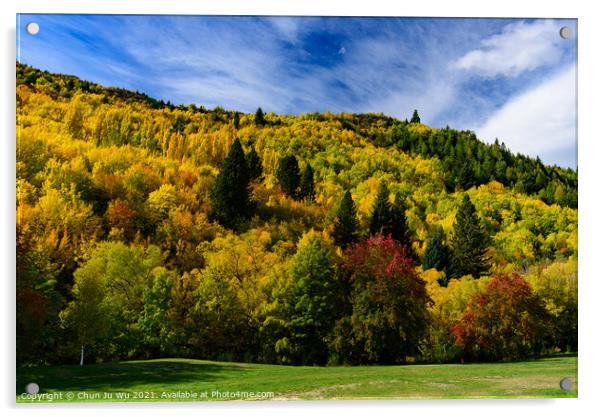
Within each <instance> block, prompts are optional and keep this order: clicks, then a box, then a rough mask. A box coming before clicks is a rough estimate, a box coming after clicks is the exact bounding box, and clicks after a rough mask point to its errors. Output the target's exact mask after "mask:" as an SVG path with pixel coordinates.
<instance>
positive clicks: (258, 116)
mask: <svg viewBox="0 0 602 417" xmlns="http://www.w3.org/2000/svg"><path fill="white" fill-rule="evenodd" d="M255 125H256V126H263V125H265V117H264V114H263V110H261V107H257V111H256V112H255Z"/></svg>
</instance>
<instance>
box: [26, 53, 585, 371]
mask: <svg viewBox="0 0 602 417" xmlns="http://www.w3.org/2000/svg"><path fill="white" fill-rule="evenodd" d="M16 95H17V167H16V168H17V169H16V176H17V178H16V181H17V182H16V193H17V199H16V202H17V207H16V210H17V228H16V245H17V285H16V288H17V294H16V295H17V332H16V333H17V362H18V364H20V365H33V364H36V365H42V364H76V363H79V362H80V361H83V362H85V363H91V362H105V361H115V360H124V359H151V358H164V357H170V358H171V357H181V358H197V359H213V360H222V361H241V362H259V363H272V364H291V365H338V364H344V365H356V364H403V363H449V362H460V361H463V362H470V361H503V360H514V359H521V358H532V357H537V356H541V355H547V354H552V353H560V352H576V351H577V256H578V249H577V172H576V171H575V170H572V169H570V168H560V167H558V166H550V165H546V164H544V163H543V162H542V161H541V160H540V159H539V158H537V157H530V156H526V155H522V154H517V153H514V152H513V151H512V149H508V148H507V147H506V146H505V144H504V143H503V138H500V139H499V140H497V141H495V142H494V143H485V142H483V141H481V140H479V139H478V138H477V137H476V136H475V134H474V133H473V132H471V131H458V130H454V129H453V128H452V127H445V128H434V127H429V126H427V125H425V124H423V123H421V120H420V109H418V110H417V111H414V113H413V114H409V115H407V116H408V118H407V119H405V120H399V119H396V118H392V117H389V116H386V115H384V114H373V113H370V114H352V113H340V114H332V113H328V112H326V113H311V114H300V115H282V114H274V113H269V112H264V111H263V110H262V108H261V103H258V108H257V111H256V112H255V113H252V114H248V113H242V112H237V111H235V109H234V110H226V109H223V108H221V107H216V108H213V109H207V108H204V107H202V106H198V105H194V104H191V105H188V106H184V105H173V104H172V103H169V102H163V101H160V100H156V99H154V98H151V97H149V96H147V95H145V94H142V93H138V92H133V91H128V90H123V89H118V88H109V87H103V86H100V85H97V84H93V83H90V82H87V81H83V80H81V79H79V78H76V77H73V76H68V75H59V74H51V73H48V72H44V71H40V70H37V69H35V68H32V67H29V66H26V65H23V64H20V63H17V88H16ZM199 101H200V102H202V97H200V98H199Z"/></svg>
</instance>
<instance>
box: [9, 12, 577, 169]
mask: <svg viewBox="0 0 602 417" xmlns="http://www.w3.org/2000/svg"><path fill="white" fill-rule="evenodd" d="M19 20H20V26H19V28H18V36H17V43H18V45H17V53H18V59H19V60H20V61H21V62H24V63H26V64H29V65H33V66H35V67H38V68H41V69H45V70H49V71H52V72H59V73H65V74H73V75H77V76H79V77H81V78H83V79H87V80H90V81H94V82H97V83H100V84H103V85H110V86H119V87H123V88H128V89H133V90H138V91H142V92H145V93H147V94H149V95H151V96H153V97H156V98H160V99H164V100H170V101H171V102H173V103H176V104H179V103H185V104H188V103H196V104H199V105H204V106H205V107H208V108H213V107H215V106H218V105H220V106H222V107H224V108H226V109H232V110H240V111H244V112H254V111H255V109H256V108H257V107H258V106H261V107H262V108H263V109H264V110H265V111H268V112H270V111H272V112H275V113H286V114H299V113H307V112H314V111H318V112H323V111H331V112H334V113H338V112H343V111H345V112H358V113H359V112H383V113H385V114H388V115H391V116H394V117H399V118H401V119H405V118H409V117H410V116H411V112H412V110H413V109H414V108H416V109H418V111H419V113H420V115H421V118H422V120H423V122H425V123H427V124H429V125H431V126H435V127H444V126H446V125H449V126H450V127H454V128H458V129H471V130H474V131H475V132H476V133H477V135H478V136H479V137H480V138H481V139H483V140H485V141H488V142H489V141H493V140H494V139H495V138H496V137H498V138H499V139H500V140H501V141H504V142H505V143H506V144H507V145H508V147H509V148H510V149H512V150H513V151H515V152H522V153H525V154H529V155H532V156H536V155H537V156H540V157H541V159H542V160H543V161H544V162H546V163H550V164H558V165H560V166H565V167H573V168H575V167H576V152H577V144H576V62H577V42H576V32H577V24H576V21H575V20H550V19H541V20H534V19H444V18H388V17H387V18H337V17H334V18H324V17H242V16H241V17H235V16H110V15H104V16H101V15H20V16H18V21H19ZM31 21H35V22H37V23H39V25H40V32H39V33H38V34H37V35H35V36H31V35H28V34H27V32H26V31H25V25H26V24H27V23H28V22H31ZM562 26H569V27H571V28H572V32H573V37H572V38H570V39H568V40H565V39H562V38H561V37H560V36H559V30H560V28H561V27H562Z"/></svg>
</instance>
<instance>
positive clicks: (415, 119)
mask: <svg viewBox="0 0 602 417" xmlns="http://www.w3.org/2000/svg"><path fill="white" fill-rule="evenodd" d="M410 123H420V116H418V110H416V109H414V113H412V119H411V120H410Z"/></svg>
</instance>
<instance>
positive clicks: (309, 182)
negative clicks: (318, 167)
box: [299, 163, 316, 201]
mask: <svg viewBox="0 0 602 417" xmlns="http://www.w3.org/2000/svg"><path fill="white" fill-rule="evenodd" d="M299 188H300V189H299V195H300V197H301V198H305V199H306V200H308V201H313V200H314V198H315V197H316V190H315V185H314V170H313V169H312V167H311V165H310V164H309V163H308V164H307V166H306V167H305V170H304V171H303V175H302V176H301V184H300V186H299Z"/></svg>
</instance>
